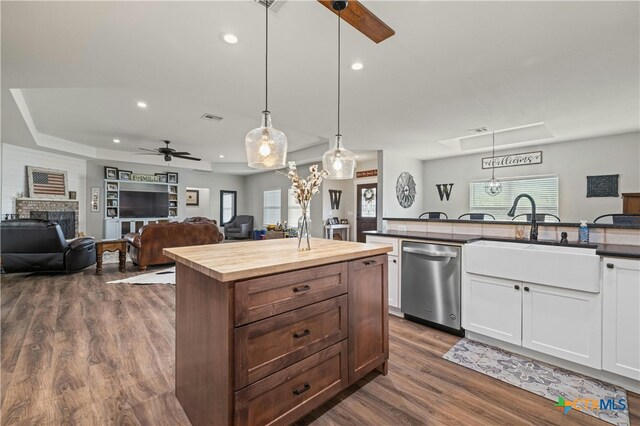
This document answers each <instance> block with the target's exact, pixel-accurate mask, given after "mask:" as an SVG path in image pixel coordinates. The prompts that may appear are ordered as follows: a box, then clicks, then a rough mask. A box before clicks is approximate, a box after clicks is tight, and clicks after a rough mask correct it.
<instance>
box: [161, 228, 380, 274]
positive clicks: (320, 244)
mask: <svg viewBox="0 0 640 426" xmlns="http://www.w3.org/2000/svg"><path fill="white" fill-rule="evenodd" d="M391 249H392V247H391V246H390V245H385V244H363V243H354V242H350V241H336V240H326V239H323V238H312V239H311V250H310V251H302V252H301V251H298V239H297V238H280V239H273V240H260V241H242V242H234V243H222V244H211V245H202V246H191V247H175V248H167V249H164V250H163V253H164V255H165V256H167V257H170V258H171V259H174V260H175V261H176V262H177V263H181V264H184V265H186V266H188V267H190V268H192V269H195V270H196V271H198V272H201V273H203V274H205V275H208V276H210V277H212V278H214V279H216V280H218V281H220V282H229V281H238V280H244V279H248V278H255V277H259V276H263V275H271V274H278V273H281V272H287V271H292V270H295V269H304V268H309V267H313V266H320V265H326V264H329V263H336V262H344V261H348V260H353V259H359V258H363V257H369V256H375V255H380V254H385V253H387V252H389V251H391Z"/></svg>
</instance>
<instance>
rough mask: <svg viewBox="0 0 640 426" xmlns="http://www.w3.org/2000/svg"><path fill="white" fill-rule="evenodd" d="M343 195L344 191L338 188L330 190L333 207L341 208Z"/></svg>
mask: <svg viewBox="0 0 640 426" xmlns="http://www.w3.org/2000/svg"><path fill="white" fill-rule="evenodd" d="M341 197H342V191H338V190H336V189H330V190H329V200H330V201H331V208H332V209H339V208H340V198H341Z"/></svg>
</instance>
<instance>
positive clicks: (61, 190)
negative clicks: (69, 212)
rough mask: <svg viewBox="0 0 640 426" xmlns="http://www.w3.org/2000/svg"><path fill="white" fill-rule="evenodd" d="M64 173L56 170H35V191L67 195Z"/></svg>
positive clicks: (44, 193) (45, 193)
mask: <svg viewBox="0 0 640 426" xmlns="http://www.w3.org/2000/svg"><path fill="white" fill-rule="evenodd" d="M65 191H66V188H65V187H64V174H63V173H56V172H37V171H34V172H33V192H34V193H35V194H42V195H66V192H65Z"/></svg>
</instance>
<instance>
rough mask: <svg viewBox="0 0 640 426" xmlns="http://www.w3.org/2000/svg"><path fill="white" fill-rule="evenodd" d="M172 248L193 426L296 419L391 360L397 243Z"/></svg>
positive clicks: (186, 399)
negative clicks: (392, 264) (391, 261)
mask: <svg viewBox="0 0 640 426" xmlns="http://www.w3.org/2000/svg"><path fill="white" fill-rule="evenodd" d="M297 243H298V242H297V239H278V240H264V241H251V242H241V243H240V242H239V243H232V244H214V245H205V246H194V247H179V248H171V249H165V250H164V254H165V255H166V256H168V257H170V258H172V259H174V260H175V261H176V360H175V393H176V397H177V398H178V400H179V401H180V404H181V405H182V407H183V408H184V410H185V412H186V413H187V416H188V417H189V420H190V421H191V423H192V424H194V425H231V424H236V425H244V424H251V425H253V424H289V423H292V422H294V421H295V420H297V419H298V418H300V417H302V416H304V415H305V414H307V413H308V412H310V411H311V410H313V409H315V408H317V407H318V406H320V405H322V404H323V403H324V402H326V401H327V400H328V399H330V398H331V397H333V396H334V395H335V394H337V393H338V392H340V391H341V390H342V389H345V388H346V387H348V386H350V385H351V384H353V383H355V382H356V381H357V380H359V379H360V378H362V377H364V376H365V375H366V374H367V373H369V372H371V371H372V370H374V369H378V370H379V371H380V372H382V373H383V374H386V371H387V360H388V358H389V335H388V316H387V308H388V306H387V255H386V253H387V252H388V251H390V249H391V248H390V247H388V246H384V245H378V244H361V243H353V242H348V241H334V240H325V239H318V238H314V239H312V241H311V246H312V250H311V251H307V252H299V251H298V250H297Z"/></svg>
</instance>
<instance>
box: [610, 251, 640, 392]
mask: <svg viewBox="0 0 640 426" xmlns="http://www.w3.org/2000/svg"><path fill="white" fill-rule="evenodd" d="M602 275H603V283H602V292H603V295H602V345H603V346H602V369H603V370H606V371H610V372H612V373H616V374H620V375H622V376H625V377H630V378H632V379H635V380H640V308H639V307H640V261H639V260H633V259H618V258H606V257H605V258H603V272H602Z"/></svg>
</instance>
